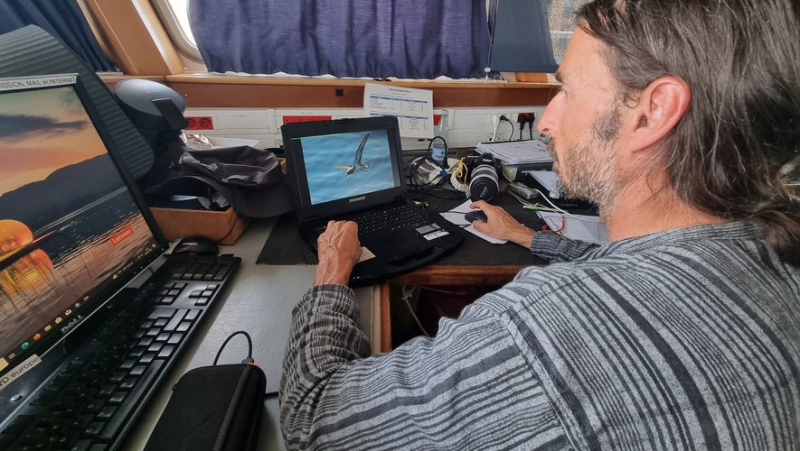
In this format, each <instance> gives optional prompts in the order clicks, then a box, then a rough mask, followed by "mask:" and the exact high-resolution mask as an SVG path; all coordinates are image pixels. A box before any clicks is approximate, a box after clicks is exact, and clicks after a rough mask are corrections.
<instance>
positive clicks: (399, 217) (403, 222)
mask: <svg viewBox="0 0 800 451" xmlns="http://www.w3.org/2000/svg"><path fill="white" fill-rule="evenodd" d="M342 219H345V220H348V221H355V222H356V223H357V224H358V239H359V240H361V241H366V240H369V239H375V238H379V237H381V236H383V235H388V234H390V233H392V232H397V231H399V230H405V229H413V228H417V227H421V226H423V225H425V224H429V223H430V221H429V220H428V219H427V218H426V217H425V215H423V214H422V213H420V212H419V211H418V210H417V209H415V208H412V207H410V206H409V205H408V204H398V205H392V206H390V207H387V208H384V209H374V210H366V211H363V212H359V213H357V214H354V215H351V216H348V217H345V218H342ZM323 231H324V227H323V228H322V229H321V230H320V232H323Z"/></svg>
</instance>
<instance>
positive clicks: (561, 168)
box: [547, 108, 620, 214]
mask: <svg viewBox="0 0 800 451" xmlns="http://www.w3.org/2000/svg"><path fill="white" fill-rule="evenodd" d="M619 130H620V112H619V108H615V109H613V110H612V111H609V112H608V113H606V114H604V115H602V116H600V117H599V118H598V119H597V120H596V121H595V122H594V124H593V125H592V129H591V132H590V133H589V136H588V137H587V138H585V139H584V140H583V141H582V142H577V143H567V144H565V145H564V147H560V144H561V141H560V140H561V139H560V138H559V139H558V140H557V139H555V138H554V139H551V140H550V142H549V143H548V145H547V147H548V150H549V151H550V153H551V154H552V155H553V158H554V160H555V163H554V164H553V170H554V171H555V172H556V173H558V174H559V178H558V183H559V189H560V190H561V191H562V192H563V193H564V194H565V195H567V196H569V197H578V198H582V199H588V200H590V201H592V202H595V203H596V204H598V206H599V207H600V210H601V211H602V212H603V214H609V213H610V212H611V211H613V209H614V206H615V202H616V199H617V197H618V194H619V192H620V183H619V177H618V173H617V166H616V153H615V151H614V143H615V142H616V140H617V136H618V135H619Z"/></svg>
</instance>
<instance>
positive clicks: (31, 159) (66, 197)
mask: <svg viewBox="0 0 800 451" xmlns="http://www.w3.org/2000/svg"><path fill="white" fill-rule="evenodd" d="M75 83H76V76H75V75H65V76H51V77H49V78H48V77H34V78H29V79H5V80H0V375H2V374H4V373H6V372H8V371H10V370H11V369H12V368H14V367H15V366H16V365H17V364H18V362H20V361H24V359H29V358H31V357H32V356H41V355H42V354H43V353H45V352H46V351H47V350H48V346H52V344H53V343H55V342H57V340H58V339H59V338H61V337H62V336H64V335H65V334H67V333H68V332H69V330H70V329H72V328H74V326H75V325H77V324H78V323H80V322H81V321H82V320H83V319H85V316H86V314H87V313H88V312H90V311H91V310H93V309H94V308H96V307H97V304H100V303H102V301H104V300H106V299H107V297H108V296H109V290H110V289H112V288H114V289H115V290H116V289H118V286H117V285H118V284H119V280H118V279H124V278H125V277H123V276H127V278H128V279H129V278H130V277H131V276H130V274H126V273H130V272H131V271H137V272H138V270H139V269H140V268H141V263H142V262H143V261H146V260H148V259H150V258H152V257H153V254H156V253H160V250H161V245H160V244H159V241H158V239H157V238H156V236H155V235H154V234H153V232H152V231H151V229H150V227H149V225H148V223H147V221H146V220H145V218H144V217H143V215H142V212H141V211H140V209H139V207H138V206H137V203H136V201H135V199H134V197H133V195H132V194H131V192H130V191H129V189H128V188H127V185H126V183H125V181H124V179H123V176H122V174H121V172H120V171H119V170H118V169H117V167H116V165H115V163H114V161H113V160H112V158H111V156H110V155H109V153H108V150H107V148H106V145H105V144H104V142H103V140H102V139H101V136H100V134H99V133H98V129H97V128H96V127H95V125H94V124H93V122H92V119H91V118H90V115H89V114H88V112H87V110H86V108H85V107H84V104H83V103H82V101H81V98H80V96H79V95H78V93H79V92H82V91H80V90H79V89H78V87H77V86H76V84H75ZM115 287H116V288H115Z"/></svg>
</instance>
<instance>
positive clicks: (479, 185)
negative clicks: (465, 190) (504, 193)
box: [469, 164, 500, 201]
mask: <svg viewBox="0 0 800 451" xmlns="http://www.w3.org/2000/svg"><path fill="white" fill-rule="evenodd" d="M499 191H500V184H499V181H498V179H497V170H496V169H495V168H494V166H492V165H491V164H480V165H478V167H476V168H475V170H474V171H473V172H472V179H471V180H470V182H469V197H470V199H472V200H485V201H489V200H492V199H493V198H494V196H496V195H497V193H498V192H499Z"/></svg>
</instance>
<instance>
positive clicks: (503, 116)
mask: <svg viewBox="0 0 800 451" xmlns="http://www.w3.org/2000/svg"><path fill="white" fill-rule="evenodd" d="M500 122H508V125H510V126H511V134H510V135H508V139H507V140H506V141H512V140H513V139H514V130H516V127H514V123H513V122H511V119H509V118H507V117H506V115H505V114H501V115H500Z"/></svg>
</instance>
